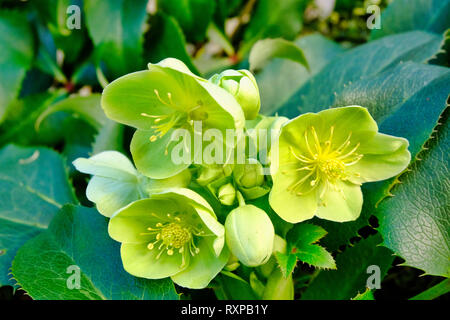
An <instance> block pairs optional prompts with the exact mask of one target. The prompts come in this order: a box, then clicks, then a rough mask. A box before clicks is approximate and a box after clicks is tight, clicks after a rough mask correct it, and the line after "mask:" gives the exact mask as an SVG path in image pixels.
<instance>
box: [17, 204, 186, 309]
mask: <svg viewBox="0 0 450 320" xmlns="http://www.w3.org/2000/svg"><path fill="white" fill-rule="evenodd" d="M107 225H108V224H107V220H106V219H105V218H104V217H102V216H101V215H100V214H99V213H98V212H96V210H95V209H90V208H85V207H75V206H72V205H68V206H65V207H63V209H62V210H61V211H60V212H59V213H58V214H57V215H56V216H55V218H54V219H53V221H52V223H51V224H50V226H49V228H48V230H47V231H46V232H43V233H42V234H40V235H38V236H37V237H35V238H33V239H31V240H30V241H29V242H27V243H26V244H25V245H24V246H23V247H22V248H20V250H19V252H18V253H17V256H16V258H15V259H14V262H13V267H12V274H13V276H14V278H15V279H16V280H17V282H18V283H19V285H20V286H21V287H22V288H23V289H24V290H25V291H27V293H28V294H29V295H30V296H31V297H32V298H33V299H39V300H47V299H52V300H53V299H54V300H56V299H69V300H70V299H73V300H78V299H81V300H100V299H119V300H135V299H136V300H145V299H177V298H178V295H177V294H176V292H175V289H174V285H173V283H172V281H171V280H170V279H162V280H147V279H141V278H136V277H133V276H131V275H130V274H128V273H127V272H126V271H125V270H124V269H123V266H122V261H121V258H120V244H119V243H118V242H115V241H114V240H112V239H111V238H109V236H108V230H107ZM74 270H75V271H74ZM37 274H39V277H36V275H37ZM77 275H79V287H77V281H76V280H75V278H73V277H76V276H77Z"/></svg>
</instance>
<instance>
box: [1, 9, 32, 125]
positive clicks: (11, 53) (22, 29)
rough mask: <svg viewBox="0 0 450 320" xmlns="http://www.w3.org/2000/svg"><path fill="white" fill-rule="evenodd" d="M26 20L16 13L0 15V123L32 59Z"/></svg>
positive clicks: (15, 95)
mask: <svg viewBox="0 0 450 320" xmlns="http://www.w3.org/2000/svg"><path fill="white" fill-rule="evenodd" d="M26 20H27V19H26V16H25V14H23V13H20V12H16V11H2V12H0V52H1V54H0V65H1V68H0V123H1V122H2V121H3V120H4V117H5V114H6V112H7V110H8V107H9V105H10V104H11V102H12V101H13V100H14V99H15V98H16V97H17V95H18V93H19V90H20V87H21V84H22V81H23V79H24V77H25V72H26V71H27V69H28V68H29V67H30V65H31V62H32V59H33V56H34V52H33V37H32V33H31V30H30V27H29V24H28V23H27V21H26Z"/></svg>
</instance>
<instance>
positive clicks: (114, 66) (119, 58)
mask: <svg viewBox="0 0 450 320" xmlns="http://www.w3.org/2000/svg"><path fill="white" fill-rule="evenodd" d="M147 2H148V1H147V0H112V1H97V0H85V1H84V11H85V14H86V24H87V27H88V30H89V34H90V35H91V37H92V40H93V42H94V45H95V50H96V54H97V58H98V62H104V63H105V64H106V68H107V70H108V75H110V77H111V78H113V79H114V78H117V77H118V76H120V75H123V74H126V73H128V72H132V71H136V70H139V69H142V67H143V64H144V62H143V61H142V52H143V49H142V42H143V36H142V35H143V32H144V23H145V20H146V18H147V12H146V6H147Z"/></svg>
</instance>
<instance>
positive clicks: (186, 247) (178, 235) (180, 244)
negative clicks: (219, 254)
mask: <svg viewBox="0 0 450 320" xmlns="http://www.w3.org/2000/svg"><path fill="white" fill-rule="evenodd" d="M152 215H153V216H154V217H158V218H160V219H161V217H160V216H158V215H156V214H154V213H152ZM162 220H163V222H158V223H156V224H155V226H154V227H148V228H147V230H148V231H149V232H144V233H141V235H143V236H148V235H153V236H155V238H154V240H153V241H152V242H150V243H149V244H148V245H147V248H148V249H149V250H157V251H159V252H158V255H157V256H156V259H159V258H160V257H161V255H162V254H163V253H164V252H166V254H167V255H168V256H172V255H174V254H176V253H179V254H181V258H182V260H181V266H182V267H183V266H184V265H185V263H186V255H187V254H191V255H192V256H195V255H197V254H198V253H199V252H200V249H199V248H197V246H196V245H195V241H194V236H205V235H204V232H203V231H199V230H198V228H196V227H194V226H190V225H188V224H187V223H185V222H183V221H182V220H181V218H180V217H178V216H176V215H175V216H173V215H171V214H170V213H169V214H167V218H164V219H162Z"/></svg>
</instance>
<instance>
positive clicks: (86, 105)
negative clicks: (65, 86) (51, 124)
mask: <svg viewBox="0 0 450 320" xmlns="http://www.w3.org/2000/svg"><path fill="white" fill-rule="evenodd" d="M100 98H101V95H100V94H92V95H90V96H86V97H83V96H74V97H69V98H67V99H64V100H62V101H59V102H57V103H55V104H53V105H51V106H50V107H49V108H47V109H46V110H45V111H44V112H42V113H41V114H40V115H39V117H38V118H37V119H36V122H35V128H36V131H38V130H39V127H40V124H41V122H42V121H43V120H44V119H45V118H47V117H48V116H49V115H51V114H53V113H55V112H58V111H66V112H70V113H72V114H74V115H76V116H77V117H81V118H82V119H83V120H85V121H86V122H88V123H89V124H90V125H91V126H92V127H94V128H96V129H100V128H101V127H102V126H103V125H104V124H105V123H106V121H107V118H106V116H105V113H104V112H103V109H102V108H101V106H100Z"/></svg>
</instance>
